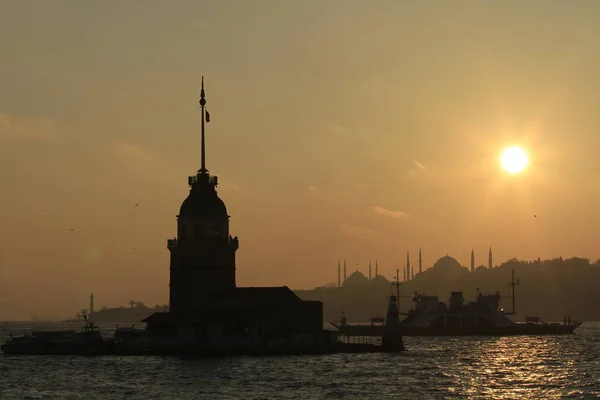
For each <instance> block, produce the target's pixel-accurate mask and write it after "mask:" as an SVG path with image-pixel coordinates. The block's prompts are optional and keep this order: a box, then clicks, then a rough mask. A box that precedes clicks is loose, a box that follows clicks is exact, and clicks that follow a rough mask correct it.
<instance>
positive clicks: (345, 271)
mask: <svg viewBox="0 0 600 400" xmlns="http://www.w3.org/2000/svg"><path fill="white" fill-rule="evenodd" d="M344 283H346V260H344Z"/></svg>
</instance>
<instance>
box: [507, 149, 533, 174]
mask: <svg viewBox="0 0 600 400" xmlns="http://www.w3.org/2000/svg"><path fill="white" fill-rule="evenodd" d="M528 162H529V160H528V158H527V153H525V150H523V149H522V148H520V147H509V148H507V149H506V150H504V151H503V152H502V155H501V156H500V165H502V169H503V170H505V171H506V172H508V173H509V174H517V173H519V172H521V171H523V170H524V169H525V167H526V166H527V163H528Z"/></svg>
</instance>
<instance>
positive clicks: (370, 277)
mask: <svg viewBox="0 0 600 400" xmlns="http://www.w3.org/2000/svg"><path fill="white" fill-rule="evenodd" d="M371 271H372V270H371V261H369V280H371V279H373V277H372V276H371Z"/></svg>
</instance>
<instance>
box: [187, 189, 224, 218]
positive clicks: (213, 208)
mask: <svg viewBox="0 0 600 400" xmlns="http://www.w3.org/2000/svg"><path fill="white" fill-rule="evenodd" d="M179 216H180V217H225V218H226V217H227V207H225V203H224V202H223V200H221V199H220V198H219V196H218V195H217V191H216V190H215V187H214V186H213V185H212V184H210V183H208V182H206V183H204V182H198V183H196V184H194V185H193V186H192V188H191V189H190V194H189V195H188V197H187V198H186V199H185V200H184V201H183V203H182V204H181V208H180V209H179Z"/></svg>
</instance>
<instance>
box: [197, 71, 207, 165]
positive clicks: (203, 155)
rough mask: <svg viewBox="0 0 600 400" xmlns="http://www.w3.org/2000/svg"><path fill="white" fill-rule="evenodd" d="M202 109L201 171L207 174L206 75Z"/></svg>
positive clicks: (201, 93)
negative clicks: (205, 134) (205, 131)
mask: <svg viewBox="0 0 600 400" xmlns="http://www.w3.org/2000/svg"><path fill="white" fill-rule="evenodd" d="M199 103H200V109H201V115H200V116H201V118H202V128H201V129H202V144H201V154H200V171H198V172H200V173H201V174H206V173H207V172H208V170H207V169H206V143H205V139H204V119H205V112H206V109H205V106H206V99H205V98H204V76H202V88H201V89H200V101H199Z"/></svg>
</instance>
